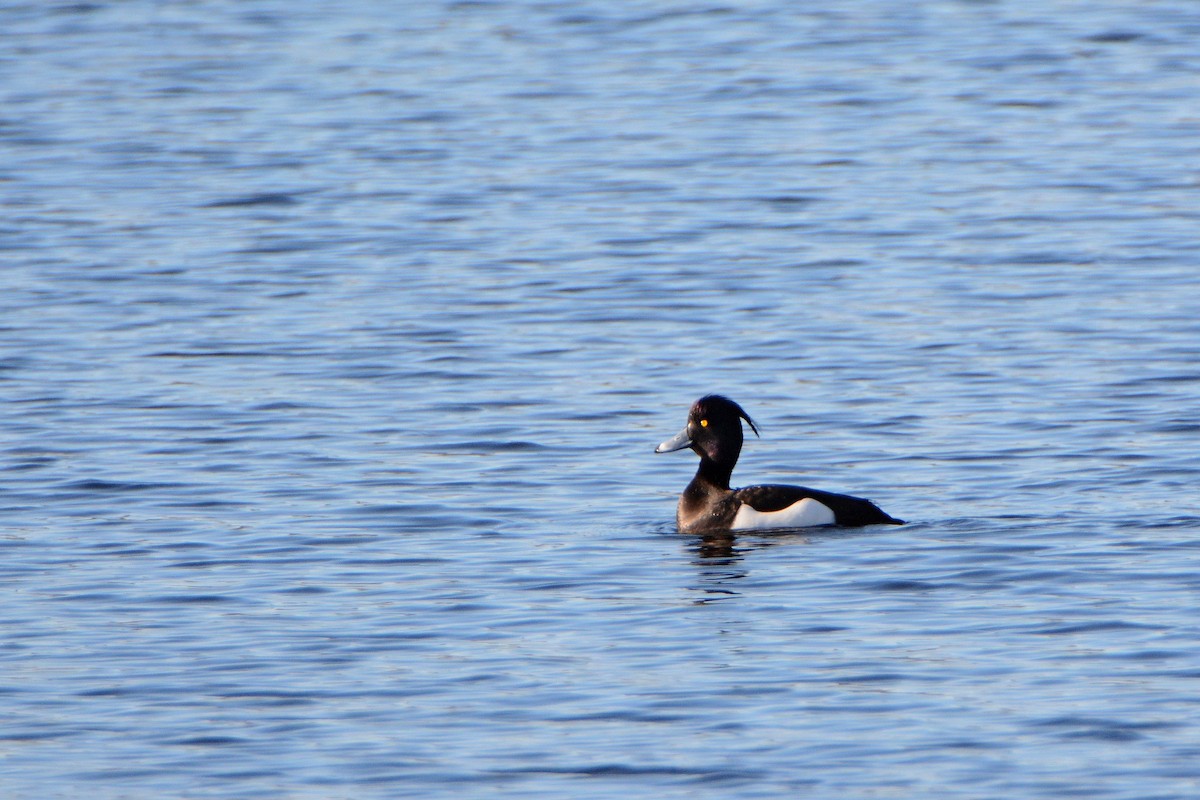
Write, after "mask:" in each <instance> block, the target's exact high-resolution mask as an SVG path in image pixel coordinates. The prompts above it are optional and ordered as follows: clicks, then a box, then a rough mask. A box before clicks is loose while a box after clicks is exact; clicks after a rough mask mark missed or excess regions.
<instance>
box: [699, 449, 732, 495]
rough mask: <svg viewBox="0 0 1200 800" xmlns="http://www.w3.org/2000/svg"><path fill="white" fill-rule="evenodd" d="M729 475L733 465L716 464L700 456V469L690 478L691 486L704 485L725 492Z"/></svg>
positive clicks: (727, 488) (727, 489)
mask: <svg viewBox="0 0 1200 800" xmlns="http://www.w3.org/2000/svg"><path fill="white" fill-rule="evenodd" d="M734 463H737V462H734ZM731 475H733V463H728V464H727V463H724V462H717V461H713V460H712V459H710V458H707V457H705V456H701V457H700V467H699V468H698V469H697V470H696V477H694V478H692V483H691V485H692V486H696V485H698V484H704V485H708V486H712V487H715V488H717V489H721V490H723V491H726V492H727V491H729V477H730V476H731Z"/></svg>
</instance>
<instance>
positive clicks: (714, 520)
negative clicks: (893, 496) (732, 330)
mask: <svg viewBox="0 0 1200 800" xmlns="http://www.w3.org/2000/svg"><path fill="white" fill-rule="evenodd" d="M743 419H744V420H746V422H747V423H749V425H750V429H751V430H752V431H754V435H755V436H758V428H757V427H756V426H755V424H754V421H753V420H752V419H750V415H748V414H747V413H746V412H745V411H743V410H742V407H741V406H739V405H738V404H737V403H735V402H733V401H732V400H730V399H729V398H728V397H722V396H721V395H719V394H710V395H708V396H706V397H701V398H700V399H699V400H697V401H696V402H695V403H693V404H692V408H691V411H689V412H688V421H687V427H686V428H684V429H683V430H682V431H681V432H680V433H679V435H678V436H675V437H674V438H672V439H668V440H667V441H665V442H663V443H662V444H660V445H659V446H658V447H656V448H655V449H654V452H656V453H669V452H671V451H673V450H682V449H683V448H685V447H690V448H691V449H692V450H694V451H695V453H696V454H697V455H698V456H700V468H699V469H698V470H696V477H694V478H692V482H691V483H689V484H688V485H687V488H686V489H684V490H683V494H682V495H681V496H680V498H679V508H678V510H677V511H676V515H675V520H676V522H677V524H678V525H679V532H680V533H702V532H706V531H728V530H734V531H745V530H762V529H766V528H806V527H809V526H813V525H848V526H860V525H877V524H886V525H903V524H904V521H903V520H899V519H895V518H894V517H890V516H888V515H887V514H885V513H884V512H883V511H881V510H880V509H879V508H878V507H876V506H875V504H874V503H872V502H871V501H869V500H864V499H862V498H861V497H850V496H849V495H844V494H833V493H832V492H822V491H818V490H816V489H806V488H805V487H803V486H780V485H774V484H773V485H766V486H747V487H746V488H744V489H730V488H729V476H730V475H732V474H733V466H734V464H736V463H737V460H738V455H739V454H740V453H741V452H742V422H741V421H742V420H743Z"/></svg>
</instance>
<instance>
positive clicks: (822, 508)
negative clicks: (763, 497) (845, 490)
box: [732, 497, 834, 531]
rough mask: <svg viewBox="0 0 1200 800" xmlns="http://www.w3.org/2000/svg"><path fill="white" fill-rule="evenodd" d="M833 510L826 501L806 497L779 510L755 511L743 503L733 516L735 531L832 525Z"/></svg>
mask: <svg viewBox="0 0 1200 800" xmlns="http://www.w3.org/2000/svg"><path fill="white" fill-rule="evenodd" d="M833 522H834V516H833V511H832V510H831V509H830V508H829V506H827V505H825V504H824V503H819V502H817V501H816V500H813V499H812V498H811V497H805V498H804V499H803V500H800V501H799V502H796V503H792V504H791V505H790V506H788V507H787V508H781V509H780V510H778V511H755V510H754V509H753V508H751V507H750V506H748V505H746V504H745V503H742V506H741V508H739V509H738V512H737V516H736V517H734V518H733V527H732V529H733V530H735V531H760V530H763V529H765V528H810V527H812V526H814V525H832V524H833Z"/></svg>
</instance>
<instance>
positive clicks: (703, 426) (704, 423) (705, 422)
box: [700, 419, 708, 428]
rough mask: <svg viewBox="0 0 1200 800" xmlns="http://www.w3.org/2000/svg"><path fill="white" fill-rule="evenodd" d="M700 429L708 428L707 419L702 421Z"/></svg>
mask: <svg viewBox="0 0 1200 800" xmlns="http://www.w3.org/2000/svg"><path fill="white" fill-rule="evenodd" d="M700 427H701V428H707V427H708V420H706V419H702V420H700Z"/></svg>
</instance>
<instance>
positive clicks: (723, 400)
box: [654, 394, 758, 470]
mask: <svg viewBox="0 0 1200 800" xmlns="http://www.w3.org/2000/svg"><path fill="white" fill-rule="evenodd" d="M742 420H746V422H747V423H749V425H750V430H752V431H754V435H755V436H758V427H757V426H755V424H754V420H752V419H750V415H749V414H747V413H746V412H745V410H744V409H743V408H742V407H741V406H739V405H738V404H737V403H735V402H733V401H732V400H730V399H729V398H728V397H724V396H722V395H719V394H710V395H706V396H704V397H701V398H700V399H699V400H697V401H696V402H695V403H692V408H691V410H690V411H688V421H687V427H685V428H684V429H683V430H682V431H680V433H679V434H678V435H677V436H675V437H674V438H672V439H668V440H667V441H665V442H663V443H662V444H660V445H659V446H658V447H656V448H655V449H654V452H656V453H669V452H671V451H672V450H682V449H683V448H685V447H690V448H692V450H694V451H696V454H697V455H699V456H700V458H701V460H708V461H712V462H714V463H716V464H721V465H727V466H728V467H729V469H730V470H732V469H733V465H734V464H736V463H737V459H738V455H739V454H740V453H741V452H742Z"/></svg>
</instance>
